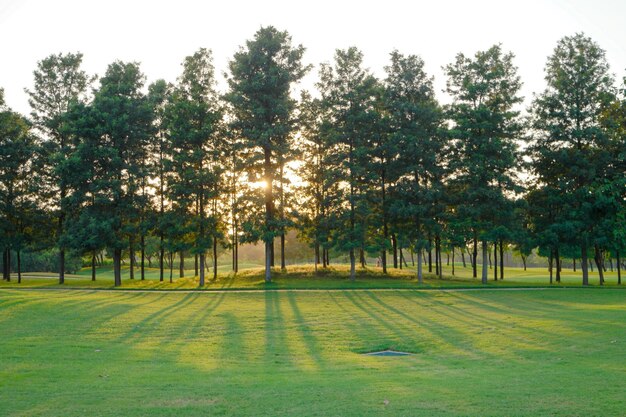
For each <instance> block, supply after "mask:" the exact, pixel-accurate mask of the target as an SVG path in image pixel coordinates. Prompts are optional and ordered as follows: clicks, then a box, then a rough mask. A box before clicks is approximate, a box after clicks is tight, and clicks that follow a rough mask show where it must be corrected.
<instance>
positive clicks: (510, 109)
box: [445, 45, 522, 284]
mask: <svg viewBox="0 0 626 417" xmlns="http://www.w3.org/2000/svg"><path fill="white" fill-rule="evenodd" d="M513 58H514V55H513V54H512V53H505V52H503V51H502V48H501V47H500V45H495V46H492V47H491V48H489V49H488V50H487V51H480V52H477V53H476V54H475V55H474V57H467V56H465V55H463V54H458V55H457V57H456V60H455V62H453V63H452V64H450V65H448V66H446V67H445V72H446V75H447V76H448V80H447V92H448V94H450V95H451V96H452V98H453V99H454V102H453V104H452V105H450V107H449V113H448V114H449V117H450V118H451V120H452V121H453V127H452V131H451V135H452V137H453V138H454V139H453V142H452V152H453V155H452V157H451V159H450V168H451V170H452V178H451V181H450V183H451V186H452V187H453V189H454V194H455V195H456V196H457V198H458V199H457V201H456V209H457V213H458V215H459V216H460V217H461V218H463V219H466V221H465V223H466V224H468V225H469V227H470V228H471V230H472V234H473V239H474V242H475V243H474V245H475V246H476V241H477V240H478V239H480V240H482V256H483V265H482V282H483V284H485V283H487V272H488V266H487V251H488V243H487V242H488V241H490V240H493V236H492V235H491V233H492V232H493V231H494V229H495V227H496V226H497V224H496V222H495V219H496V218H497V215H498V212H499V211H501V210H504V209H505V208H506V206H507V201H506V200H507V195H508V194H510V193H511V192H514V191H515V190H516V184H515V181H514V177H513V175H512V174H513V172H512V169H513V167H515V166H516V163H517V144H516V139H518V136H519V135H520V133H521V124H520V121H519V111H517V110H516V105H518V104H519V103H521V101H522V97H520V96H519V95H518V93H519V89H520V87H521V85H522V84H521V81H520V77H519V76H518V75H517V68H516V67H515V66H514V65H513ZM474 257H475V255H474Z"/></svg>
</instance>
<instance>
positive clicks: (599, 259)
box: [594, 245, 604, 285]
mask: <svg viewBox="0 0 626 417" xmlns="http://www.w3.org/2000/svg"><path fill="white" fill-rule="evenodd" d="M594 252H595V253H594V255H595V256H594V260H595V262H596V267H597V268H598V276H599V277H600V285H604V268H603V265H602V261H603V259H602V251H601V250H600V248H599V247H598V245H595V246H594Z"/></svg>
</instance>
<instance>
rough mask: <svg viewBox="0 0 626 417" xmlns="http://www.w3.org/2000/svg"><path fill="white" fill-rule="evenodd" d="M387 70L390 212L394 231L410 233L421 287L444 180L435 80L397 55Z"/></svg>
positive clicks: (412, 59)
mask: <svg viewBox="0 0 626 417" xmlns="http://www.w3.org/2000/svg"><path fill="white" fill-rule="evenodd" d="M385 70H386V72H387V78H386V79H385V105H386V112H387V114H388V116H387V117H388V120H389V121H388V123H389V133H390V137H391V138H390V140H391V142H392V143H393V145H394V152H397V157H396V158H393V159H392V160H391V161H390V164H389V165H390V169H389V171H390V174H391V175H390V176H391V177H392V178H394V179H395V180H396V184H395V186H394V187H393V188H392V189H391V195H392V198H391V201H392V202H391V204H390V211H391V214H392V217H393V221H394V223H395V225H396V229H397V230H406V231H408V232H407V237H408V239H409V240H410V242H412V245H413V248H414V249H415V251H416V252H417V253H418V257H417V276H418V279H419V281H420V282H421V281H422V279H423V274H422V256H421V254H422V251H423V250H424V248H425V246H426V243H427V239H426V237H425V235H424V231H425V226H426V224H427V222H428V219H429V218H431V216H430V215H431V214H432V212H433V205H434V203H435V198H433V197H435V195H436V193H435V192H432V191H433V190H436V189H437V184H439V182H440V179H441V178H442V176H443V171H442V156H443V155H442V153H443V152H442V151H443V146H444V145H445V142H444V140H445V138H444V136H443V135H440V134H439V129H440V127H441V123H442V112H441V108H440V107H439V105H438V103H437V100H436V98H435V92H434V88H433V79H432V77H430V76H428V74H426V71H425V70H424V61H423V60H422V59H421V58H419V57H418V56H415V55H408V56H407V55H402V54H400V53H399V52H398V51H393V52H392V53H391V62H390V64H389V66H387V67H386V68H385ZM383 225H384V223H383ZM384 263H385V256H384V255H383V265H384Z"/></svg>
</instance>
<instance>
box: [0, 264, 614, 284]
mask: <svg viewBox="0 0 626 417" xmlns="http://www.w3.org/2000/svg"><path fill="white" fill-rule="evenodd" d="M187 265H191V264H190V263H187ZM146 271H147V272H146V280H145V281H141V280H140V279H139V278H140V275H139V270H137V271H135V279H134V280H130V279H129V275H130V274H129V270H128V268H124V269H123V271H122V288H124V289H155V290H158V289H195V288H198V284H199V281H198V278H197V277H195V276H194V271H193V270H186V271H185V276H186V277H185V278H177V277H178V270H177V269H175V270H174V278H173V282H172V283H170V282H169V272H168V273H167V274H166V275H165V280H164V281H163V282H160V281H159V271H158V269H154V268H150V269H147V270H146ZM443 273H444V279H437V278H436V277H435V276H434V274H428V273H426V280H425V283H424V285H423V286H422V287H424V288H456V287H468V286H477V285H478V286H480V279H473V278H472V270H471V268H463V267H462V266H461V265H457V266H456V268H455V275H454V276H453V275H452V270H451V267H450V266H446V265H444V267H443ZM273 274H274V275H273V282H272V283H271V284H265V281H264V278H263V277H264V275H263V270H262V269H261V268H259V267H258V266H257V265H255V264H242V270H241V272H239V273H238V274H233V273H232V272H231V271H230V270H229V268H228V266H227V265H224V266H222V267H221V268H220V269H218V278H217V280H216V281H212V274H211V273H207V277H206V285H205V286H204V287H203V288H202V289H206V290H215V289H330V288H342V289H349V288H416V287H417V286H418V284H417V279H416V273H415V269H414V267H411V266H409V268H405V269H403V270H400V269H393V268H389V274H388V275H383V274H382V270H381V268H375V267H368V268H365V269H361V268H358V269H357V280H356V282H350V280H349V279H348V276H349V270H348V266H347V265H336V264H335V265H333V266H331V267H330V268H328V269H327V270H324V269H322V268H319V269H318V272H317V273H316V272H314V270H313V266H312V265H292V266H289V267H288V268H287V271H286V272H281V271H280V269H276V270H274V272H273ZM605 275H606V276H605V279H606V285H607V286H615V285H616V284H617V272H616V271H614V272H611V271H608V272H607V273H606V274H605ZM479 276H480V266H479ZM548 277H549V275H548V271H547V270H546V269H545V268H528V270H527V271H524V270H523V269H522V268H505V279H504V281H497V282H495V281H493V270H489V284H488V286H498V287H499V286H505V287H510V286H517V287H519V286H523V287H525V286H547V285H549V278H548ZM57 282H58V281H57V277H56V276H55V274H53V273H27V274H24V277H23V282H22V284H17V277H16V276H15V274H13V280H12V281H11V282H10V283H7V282H5V281H0V288H2V287H18V286H21V287H35V288H39V287H59V285H58V283H57ZM581 282H582V273H581V271H580V269H579V270H578V271H576V272H574V271H572V270H570V269H564V270H563V272H562V281H561V284H557V283H556V282H555V283H553V286H580V285H581ZM590 283H591V284H592V285H598V283H599V279H598V274H597V271H595V272H591V273H590ZM64 286H65V287H78V288H113V271H112V268H111V267H103V268H99V269H98V272H97V279H96V281H95V282H92V281H91V269H90V268H85V269H83V270H81V271H80V272H79V273H78V274H75V275H67V276H66V284H65V285H64Z"/></svg>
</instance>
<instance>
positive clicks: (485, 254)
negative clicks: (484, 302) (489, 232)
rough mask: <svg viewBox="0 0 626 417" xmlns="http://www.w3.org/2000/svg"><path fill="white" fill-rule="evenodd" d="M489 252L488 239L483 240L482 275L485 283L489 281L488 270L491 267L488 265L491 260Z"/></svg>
mask: <svg viewBox="0 0 626 417" xmlns="http://www.w3.org/2000/svg"><path fill="white" fill-rule="evenodd" d="M488 253H489V247H488V246H487V241H486V240H483V275H482V283H483V284H486V283H487V272H488V269H489V268H488V265H487V263H488V262H489V261H488V260H487V256H488Z"/></svg>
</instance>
